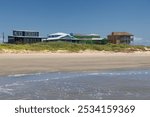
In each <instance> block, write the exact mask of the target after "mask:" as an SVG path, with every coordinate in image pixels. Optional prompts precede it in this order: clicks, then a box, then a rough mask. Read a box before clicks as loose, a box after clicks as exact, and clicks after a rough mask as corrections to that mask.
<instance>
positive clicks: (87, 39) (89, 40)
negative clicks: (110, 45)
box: [72, 34, 104, 44]
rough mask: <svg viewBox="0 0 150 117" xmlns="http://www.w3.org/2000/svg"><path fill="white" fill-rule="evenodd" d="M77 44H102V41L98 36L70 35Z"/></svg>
mask: <svg viewBox="0 0 150 117" xmlns="http://www.w3.org/2000/svg"><path fill="white" fill-rule="evenodd" d="M72 35H73V36H74V37H75V38H76V40H78V43H86V44H102V43H103V39H104V38H101V37H100V35H99V34H72Z"/></svg>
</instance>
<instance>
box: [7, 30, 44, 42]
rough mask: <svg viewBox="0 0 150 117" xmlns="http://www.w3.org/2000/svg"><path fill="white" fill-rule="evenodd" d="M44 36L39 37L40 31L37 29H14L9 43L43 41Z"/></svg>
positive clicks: (9, 37)
mask: <svg viewBox="0 0 150 117" xmlns="http://www.w3.org/2000/svg"><path fill="white" fill-rule="evenodd" d="M41 41H42V37H39V32H35V31H22V30H20V31H19V30H13V35H12V36H8V43H12V44H13V43H14V44H19V43H22V44H24V43H37V42H41Z"/></svg>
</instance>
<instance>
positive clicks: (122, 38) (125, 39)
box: [108, 32, 134, 44]
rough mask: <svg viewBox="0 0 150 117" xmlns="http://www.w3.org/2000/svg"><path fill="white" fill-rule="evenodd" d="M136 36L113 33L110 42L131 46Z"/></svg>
mask: <svg viewBox="0 0 150 117" xmlns="http://www.w3.org/2000/svg"><path fill="white" fill-rule="evenodd" d="M133 37H134V35H133V34H131V33H128V32H112V34H111V35H108V40H109V42H110V43H113V44H130V43H131V41H133Z"/></svg>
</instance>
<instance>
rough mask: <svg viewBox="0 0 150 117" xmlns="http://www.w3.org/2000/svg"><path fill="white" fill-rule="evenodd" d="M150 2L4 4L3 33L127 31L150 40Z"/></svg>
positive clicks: (33, 0) (12, 0)
mask: <svg viewBox="0 0 150 117" xmlns="http://www.w3.org/2000/svg"><path fill="white" fill-rule="evenodd" d="M149 6H150V0H0V33H1V32H5V36H7V35H11V34H12V30H13V29H16V30H36V31H39V32H40V33H41V35H42V36H46V35H47V34H49V33H54V32H66V33H71V32H73V33H85V34H86V33H98V34H100V35H101V36H102V37H105V36H107V35H108V34H110V33H111V32H112V31H127V32H131V33H133V34H134V35H135V37H137V38H136V39H137V40H141V39H144V40H148V39H150V7H149Z"/></svg>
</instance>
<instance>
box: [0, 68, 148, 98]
mask: <svg viewBox="0 0 150 117" xmlns="http://www.w3.org/2000/svg"><path fill="white" fill-rule="evenodd" d="M0 99H1V100H129V99H130V100H132V99H133V100H137V99H138V100H143V99H144V100H145V99H146V100H148V99H150V69H142V70H141V69H140V70H139V69H138V70H136V69H135V70H133V69H132V70H109V71H91V72H90V71H84V72H52V73H34V74H16V75H8V76H5V77H0Z"/></svg>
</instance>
